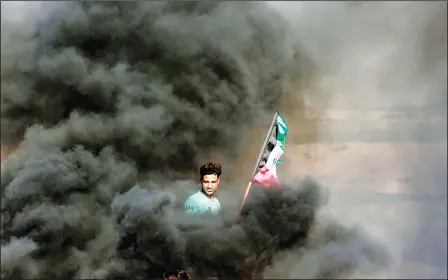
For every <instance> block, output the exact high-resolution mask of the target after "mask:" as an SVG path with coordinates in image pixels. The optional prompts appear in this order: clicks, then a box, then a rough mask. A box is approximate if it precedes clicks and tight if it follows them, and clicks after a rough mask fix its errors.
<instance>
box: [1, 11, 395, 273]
mask: <svg viewBox="0 0 448 280" xmlns="http://www.w3.org/2000/svg"><path fill="white" fill-rule="evenodd" d="M41 15H43V16H41V17H39V18H38V20H36V21H35V22H32V23H31V24H29V25H27V26H28V27H29V29H20V28H21V27H23V25H15V24H7V23H3V21H2V62H1V63H2V97H1V98H2V104H1V106H2V111H1V116H2V124H1V128H2V135H1V137H2V144H7V145H10V144H17V143H18V142H21V146H22V148H21V150H20V151H19V152H17V153H16V154H14V156H12V157H10V159H8V161H7V162H6V163H5V164H4V165H3V166H2V179H1V180H2V182H1V186H2V205H1V207H2V239H1V240H2V263H1V264H2V268H1V269H2V270H1V273H2V277H4V278H5V279H13V278H14V277H27V278H34V277H35V278H37V277H39V278H40V277H42V278H43V277H57V278H106V277H107V278H114V277H116V278H118V277H133V278H145V279H148V278H158V277H160V275H161V272H162V271H164V270H166V269H173V268H174V269H177V268H181V267H182V268H189V269H191V270H192V272H193V274H194V275H195V276H196V277H201V276H203V275H208V274H210V273H211V272H210V271H212V272H216V271H217V272H219V274H220V277H223V278H227V279H229V278H239V279H247V278H248V277H249V276H248V275H252V274H254V273H258V274H261V273H262V272H263V270H264V268H265V267H266V266H267V265H270V264H272V262H273V261H275V257H278V256H280V255H281V254H283V253H291V254H294V255H295V256H297V257H298V258H301V259H302V260H303V263H306V262H309V263H312V266H304V270H303V272H302V273H301V274H302V275H307V276H308V277H313V278H327V277H344V276H346V275H348V274H349V273H350V272H352V271H353V270H355V269H358V268H360V267H363V266H367V267H375V266H376V265H383V264H385V262H386V261H387V256H386V254H385V252H384V251H383V248H382V247H381V246H380V245H378V244H376V243H375V242H372V241H371V240H370V239H369V238H368V237H366V236H367V235H365V234H362V233H361V232H359V231H358V230H355V229H349V228H345V227H343V226H340V225H338V224H336V223H330V224H328V223H323V224H315V222H316V221H315V217H316V214H317V212H318V210H319V209H320V207H322V206H323V205H324V204H325V201H326V196H325V195H324V192H323V191H322V188H321V186H320V185H319V184H317V183H316V182H315V181H314V180H312V179H309V178H305V179H297V180H291V182H290V183H285V187H287V188H286V189H285V191H284V192H281V193H277V192H266V193H260V194H256V193H254V194H253V201H252V202H251V204H252V211H251V212H250V213H249V214H247V216H244V217H235V215H234V213H235V212H236V209H237V206H238V203H239V199H240V195H241V193H242V191H241V190H239V191H238V192H234V193H232V189H231V188H230V187H229V186H225V184H223V186H222V187H221V189H222V191H221V193H220V195H221V197H222V198H221V203H222V205H223V208H224V209H225V210H224V214H223V216H222V217H219V218H217V219H207V218H202V217H189V216H185V215H184V214H183V211H182V203H183V199H184V198H185V197H186V195H187V194H188V193H189V192H191V191H193V190H195V189H196V188H197V186H196V184H195V182H192V181H188V180H185V178H189V176H190V172H191V171H195V170H196V168H197V167H198V165H199V164H201V163H202V161H204V160H206V159H208V158H210V157H211V156H214V157H218V158H219V156H222V157H226V158H232V156H233V155H234V154H235V153H236V152H237V149H236V147H237V146H238V141H239V138H240V137H241V136H242V135H243V134H244V133H245V129H246V128H247V126H248V125H250V124H252V123H254V121H257V120H258V119H259V118H261V117H262V116H263V113H266V112H271V110H273V109H274V108H276V106H277V105H278V104H279V102H280V101H281V99H282V98H283V97H284V94H286V93H285V92H284V85H288V84H291V83H292V81H296V80H298V79H300V78H301V77H302V75H306V74H307V72H308V73H309V72H311V65H310V64H309V62H308V61H307V60H305V57H306V55H304V54H303V53H302V52H301V49H300V48H299V45H298V44H296V42H295V41H294V40H291V33H290V32H291V31H290V30H289V29H288V26H287V24H286V23H285V22H284V21H283V20H282V18H281V17H280V15H279V14H277V13H276V12H275V10H273V9H271V8H270V7H269V6H267V5H265V4H262V3H255V2H247V3H236V2H132V3H130V2H129V3H128V2H95V3H94V2H76V3H58V4H55V6H54V7H53V6H52V7H51V9H50V8H48V10H46V11H45V13H42V14H41ZM25 25H26V24H25ZM19 31H20V32H19ZM297 100H300V98H299V99H297ZM230 169H231V168H230V167H229V168H228V170H230ZM225 172H226V167H224V173H225ZM225 176H229V177H231V174H227V175H225ZM229 180H230V179H229ZM137 184H140V186H136V185H137ZM310 233H312V234H311V235H310Z"/></svg>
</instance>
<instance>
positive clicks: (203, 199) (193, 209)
mask: <svg viewBox="0 0 448 280" xmlns="http://www.w3.org/2000/svg"><path fill="white" fill-rule="evenodd" d="M220 209H221V204H220V203H219V201H218V199H217V198H216V197H214V198H210V197H208V196H207V195H206V194H204V193H203V192H202V191H198V192H197V193H195V194H193V195H192V196H190V197H189V198H187V200H185V204H184V211H185V213H212V214H214V215H217V214H219V210H220Z"/></svg>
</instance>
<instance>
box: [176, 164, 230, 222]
mask: <svg viewBox="0 0 448 280" xmlns="http://www.w3.org/2000/svg"><path fill="white" fill-rule="evenodd" d="M199 173H200V174H199V175H200V180H201V190H200V191H198V192H197V193H195V194H193V195H192V196H190V197H189V198H187V200H186V201H185V204H184V211H185V212H186V213H211V214H214V215H217V214H219V211H220V209H221V205H220V203H219V201H218V199H217V198H216V197H215V193H216V191H217V190H218V186H219V180H220V177H221V173H222V167H221V164H220V163H219V162H208V163H206V164H204V165H202V166H201V168H200V169H199Z"/></svg>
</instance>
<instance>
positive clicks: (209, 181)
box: [201, 174, 219, 196]
mask: <svg viewBox="0 0 448 280" xmlns="http://www.w3.org/2000/svg"><path fill="white" fill-rule="evenodd" d="M201 183H202V190H203V191H204V192H205V193H206V194H208V195H210V196H213V195H214V194H215V192H216V190H217V189H218V185H219V178H218V175H216V174H211V175H204V176H203V177H202V181H201Z"/></svg>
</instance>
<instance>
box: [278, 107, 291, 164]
mask: <svg viewBox="0 0 448 280" xmlns="http://www.w3.org/2000/svg"><path fill="white" fill-rule="evenodd" d="M276 123H277V143H278V144H280V147H281V148H282V150H285V141H286V134H288V125H287V124H286V121H285V119H284V118H283V117H282V115H280V114H277V119H276ZM280 163H281V160H278V161H277V165H278V164H280Z"/></svg>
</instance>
